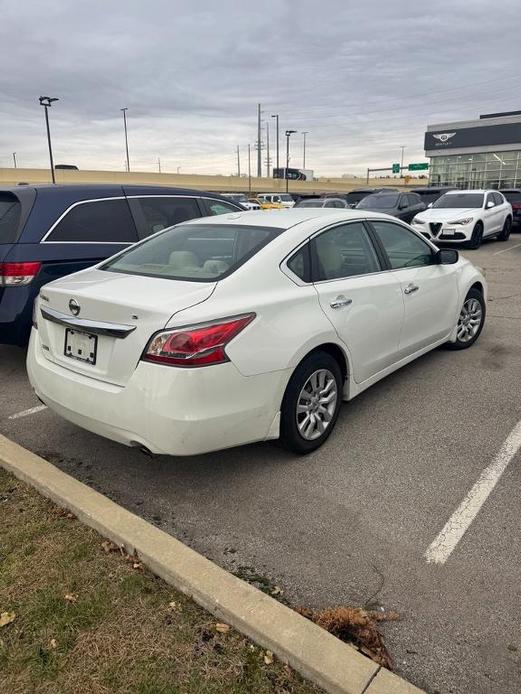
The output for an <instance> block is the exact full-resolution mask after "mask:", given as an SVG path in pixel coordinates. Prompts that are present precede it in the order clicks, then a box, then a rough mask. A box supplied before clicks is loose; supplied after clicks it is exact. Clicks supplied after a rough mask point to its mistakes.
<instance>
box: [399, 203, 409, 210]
mask: <svg viewBox="0 0 521 694" xmlns="http://www.w3.org/2000/svg"><path fill="white" fill-rule="evenodd" d="M406 207H407V203H406V202H401V203H400V204H399V205H398V209H399V210H405V208H406Z"/></svg>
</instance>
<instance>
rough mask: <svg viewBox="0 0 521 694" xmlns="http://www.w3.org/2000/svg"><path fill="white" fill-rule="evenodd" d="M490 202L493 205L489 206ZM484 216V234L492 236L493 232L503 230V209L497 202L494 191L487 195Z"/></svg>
mask: <svg viewBox="0 0 521 694" xmlns="http://www.w3.org/2000/svg"><path fill="white" fill-rule="evenodd" d="M490 203H492V206H491V207H488V205H489V204H490ZM483 217H484V220H485V224H484V234H483V235H484V236H490V235H491V234H495V233H497V232H498V231H501V227H502V225H503V211H502V209H501V207H500V206H499V205H498V204H497V202H496V199H495V194H494V193H487V195H486V198H485V210H484V213H483Z"/></svg>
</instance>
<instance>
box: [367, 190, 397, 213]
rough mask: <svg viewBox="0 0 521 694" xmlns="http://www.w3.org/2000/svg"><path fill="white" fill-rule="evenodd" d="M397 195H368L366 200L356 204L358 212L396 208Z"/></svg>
mask: <svg viewBox="0 0 521 694" xmlns="http://www.w3.org/2000/svg"><path fill="white" fill-rule="evenodd" d="M398 197H399V196H398V195H389V194H385V195H380V194H379V193H378V194H377V195H368V196H367V197H366V198H364V199H363V200H361V201H360V202H359V203H358V208H359V209H360V210H378V209H382V210H384V209H389V208H391V207H396V205H397V204H398Z"/></svg>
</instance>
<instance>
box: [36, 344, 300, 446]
mask: <svg viewBox="0 0 521 694" xmlns="http://www.w3.org/2000/svg"><path fill="white" fill-rule="evenodd" d="M27 370H28V374H29V380H30V382H31V385H32V386H33V388H34V390H35V393H36V395H37V396H38V397H39V398H40V399H41V400H42V401H43V402H44V403H45V404H46V405H48V406H49V407H50V408H51V409H52V410H54V411H55V412H56V413H57V414H59V415H60V416H61V417H63V418H64V419H67V420H69V421H70V422H72V423H73V424H76V425H78V426H80V427H82V428H84V429H87V430H88V431H92V432H94V433H95V434H99V435H100V436H104V437H106V438H109V439H112V440H113V441H118V442H119V443H123V444H125V445H127V446H144V447H145V448H148V449H149V450H150V451H152V452H153V453H162V454H168V455H177V456H185V455H197V454H200V453H207V452H209V451H213V450H218V449H222V448H229V447H232V446H239V445H242V444H245V443H251V442H253V441H262V440H266V439H272V438H278V436H279V410H280V404H281V401H282V397H283V394H284V389H285V386H286V383H287V380H288V378H289V373H288V372H286V371H276V372H271V373H267V374H261V375H258V376H243V375H242V374H241V373H240V372H239V371H238V370H237V369H236V367H235V366H234V365H233V364H232V363H230V362H228V363H226V364H219V365H216V366H210V367H205V368H199V369H180V368H174V367H169V366H164V365H160V364H148V363H146V362H139V364H138V366H137V367H136V370H135V371H134V373H133V374H132V376H131V378H130V379H129V381H128V383H127V384H126V385H125V386H124V387H121V386H116V385H113V384H110V383H106V382H103V381H99V380H96V379H93V378H88V377H86V376H83V375H81V374H78V373H76V372H74V371H70V370H69V369H66V368H64V367H62V366H59V365H57V364H55V363H53V362H51V361H49V359H47V357H46V356H45V354H44V351H43V349H42V346H41V342H40V338H39V335H38V332H37V331H36V330H33V331H32V333H31V340H30V344H29V351H28V355H27Z"/></svg>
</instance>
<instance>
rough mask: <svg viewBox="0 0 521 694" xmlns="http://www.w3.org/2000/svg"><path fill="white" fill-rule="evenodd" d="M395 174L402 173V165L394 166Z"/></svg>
mask: <svg viewBox="0 0 521 694" xmlns="http://www.w3.org/2000/svg"><path fill="white" fill-rule="evenodd" d="M393 173H400V164H393Z"/></svg>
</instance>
